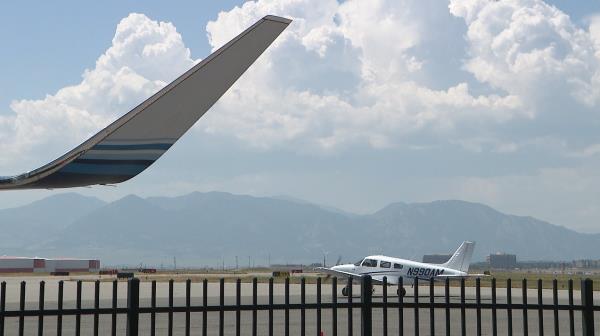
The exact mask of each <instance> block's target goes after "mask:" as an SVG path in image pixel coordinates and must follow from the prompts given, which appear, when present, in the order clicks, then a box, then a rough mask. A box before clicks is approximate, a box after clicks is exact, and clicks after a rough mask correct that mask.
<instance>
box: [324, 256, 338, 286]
mask: <svg viewBox="0 0 600 336" xmlns="http://www.w3.org/2000/svg"><path fill="white" fill-rule="evenodd" d="M341 263H342V256H341V255H340V256H338V258H337V260H336V262H335V266H337V265H340V264H341ZM330 278H331V274H329V273H327V274H326V275H325V280H326V281H327V280H329V279H330Z"/></svg>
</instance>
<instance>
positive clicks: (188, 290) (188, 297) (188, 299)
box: [185, 279, 192, 336]
mask: <svg viewBox="0 0 600 336" xmlns="http://www.w3.org/2000/svg"><path fill="white" fill-rule="evenodd" d="M191 305H192V280H190V279H187V280H186V281H185V336H190V307H191Z"/></svg>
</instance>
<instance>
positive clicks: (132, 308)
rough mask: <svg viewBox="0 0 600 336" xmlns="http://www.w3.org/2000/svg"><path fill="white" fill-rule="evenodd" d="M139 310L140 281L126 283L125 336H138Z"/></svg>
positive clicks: (130, 280)
mask: <svg viewBox="0 0 600 336" xmlns="http://www.w3.org/2000/svg"><path fill="white" fill-rule="evenodd" d="M139 308H140V279H138V278H132V279H129V281H128V282H127V336H138V322H139V314H140V312H139Z"/></svg>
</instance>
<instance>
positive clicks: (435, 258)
mask: <svg viewBox="0 0 600 336" xmlns="http://www.w3.org/2000/svg"><path fill="white" fill-rule="evenodd" d="M451 257H452V254H426V255H424V256H423V262H424V263H428V264H443V263H445V262H446V261H448V260H450V258H451Z"/></svg>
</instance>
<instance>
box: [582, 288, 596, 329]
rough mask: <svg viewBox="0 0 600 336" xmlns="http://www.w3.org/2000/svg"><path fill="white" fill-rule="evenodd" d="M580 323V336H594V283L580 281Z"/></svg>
mask: <svg viewBox="0 0 600 336" xmlns="http://www.w3.org/2000/svg"><path fill="white" fill-rule="evenodd" d="M581 306H582V311H581V323H582V329H581V331H582V335H584V336H591V335H594V282H593V281H592V280H591V279H585V280H581Z"/></svg>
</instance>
